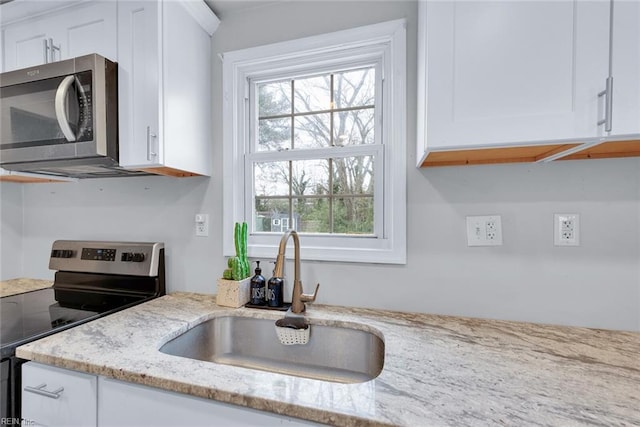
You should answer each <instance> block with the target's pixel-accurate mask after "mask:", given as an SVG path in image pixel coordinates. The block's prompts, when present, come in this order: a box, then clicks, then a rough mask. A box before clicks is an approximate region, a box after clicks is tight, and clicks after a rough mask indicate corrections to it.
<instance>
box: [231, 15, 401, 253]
mask: <svg viewBox="0 0 640 427" xmlns="http://www.w3.org/2000/svg"><path fill="white" fill-rule="evenodd" d="M345 57H348V58H350V61H351V62H352V63H353V62H357V61H362V62H363V63H365V62H368V63H373V62H376V61H381V70H382V83H383V84H382V102H381V104H380V105H381V107H382V108H381V114H382V116H383V123H382V130H381V133H382V135H381V136H382V142H383V143H382V145H381V146H380V147H379V153H378V154H376V163H377V165H379V164H382V165H381V166H382V167H383V168H384V182H383V183H382V186H383V200H376V199H375V198H374V203H381V204H382V211H383V216H382V222H383V223H382V227H381V228H378V229H379V230H380V229H381V230H382V234H381V235H380V234H378V235H376V236H374V237H368V236H367V237H365V236H357V235H354V236H345V235H331V234H327V235H312V234H309V235H308V234H301V237H300V240H301V245H302V248H301V251H300V256H301V257H302V259H306V260H318V261H342V262H370V263H384V264H406V198H407V196H406V173H407V172H406V153H407V151H406V21H405V20H404V19H401V20H394V21H388V22H383V23H380V24H373V25H367V26H364V27H358V28H354V29H349V30H344V31H338V32H334V33H329V34H323V35H319V36H312V37H306V38H303V39H297V40H292V41H286V42H281V43H275V44H271V45H267V46H260V47H255V48H248V49H242V50H237V51H233V52H227V53H225V54H224V55H223V96H224V99H223V144H224V146H223V160H224V165H223V172H224V183H223V187H224V189H223V206H224V208H223V231H224V232H223V236H222V240H223V253H224V255H225V256H232V255H234V254H235V247H234V242H233V224H234V223H235V222H242V221H246V222H247V223H248V224H251V222H252V218H251V217H250V212H251V211H252V210H251V205H250V204H251V203H253V202H252V194H248V193H249V192H252V186H253V176H252V171H248V170H246V169H247V168H246V162H245V156H246V154H247V153H250V144H251V138H250V134H251V132H252V129H250V122H249V120H250V113H251V106H250V105H249V91H250V87H251V80H252V79H256V78H264V77H265V76H268V75H272V74H282V73H285V72H292V73H294V72H297V71H299V70H309V69H310V67H315V68H314V69H315V70H318V71H323V70H327V69H330V68H331V67H332V65H335V64H341V63H344V61H345ZM378 117H379V113H376V119H377V118H378ZM344 148H345V149H348V150H349V151H350V150H354V153H355V152H357V150H358V147H344ZM302 151H305V152H306V151H307V150H300V152H302ZM379 154H381V155H379ZM252 155H253V156H255V155H256V153H253V154H252ZM296 155H297V154H296ZM344 155H348V153H347V150H345V152H344ZM300 156H302V157H306V154H304V153H302V154H300ZM340 156H342V154H341V155H338V157H340ZM377 165H376V167H378V166H377ZM375 179H378V172H377V169H376V177H375ZM247 180H248V181H247ZM378 199H380V198H378ZM247 204H249V206H247ZM247 212H249V214H248V213H247ZM247 215H249V216H247ZM280 238H281V235H280V234H271V235H270V234H265V233H255V234H253V233H250V235H249V237H248V255H249V257H252V258H266V259H271V258H274V259H275V257H276V255H277V252H278V245H279V243H280ZM289 246H291V245H289Z"/></svg>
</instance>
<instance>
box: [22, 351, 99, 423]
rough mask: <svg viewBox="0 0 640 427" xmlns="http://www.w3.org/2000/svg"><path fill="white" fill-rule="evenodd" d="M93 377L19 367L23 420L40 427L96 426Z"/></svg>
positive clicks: (32, 366)
mask: <svg viewBox="0 0 640 427" xmlns="http://www.w3.org/2000/svg"><path fill="white" fill-rule="evenodd" d="M97 393H98V380H97V377H96V376H95V375H89V374H83V373H80V372H75V371H69V370H67V369H60V368H54V367H51V366H46V365H40V364H38V363H34V362H29V363H25V364H24V365H23V366H22V418H24V419H25V420H29V422H33V423H35V424H36V425H43V426H82V427H90V426H95V425H96V422H97V415H96V414H97Z"/></svg>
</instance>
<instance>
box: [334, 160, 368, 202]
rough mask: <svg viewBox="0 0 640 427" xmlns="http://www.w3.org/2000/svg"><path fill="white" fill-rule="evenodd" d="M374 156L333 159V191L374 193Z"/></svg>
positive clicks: (345, 193)
mask: <svg viewBox="0 0 640 427" xmlns="http://www.w3.org/2000/svg"><path fill="white" fill-rule="evenodd" d="M373 159H374V157H373V156H358V157H345V158H339V159H334V160H333V193H334V194H340V195H350V194H370V195H373V176H374V175H373V172H374V171H373Z"/></svg>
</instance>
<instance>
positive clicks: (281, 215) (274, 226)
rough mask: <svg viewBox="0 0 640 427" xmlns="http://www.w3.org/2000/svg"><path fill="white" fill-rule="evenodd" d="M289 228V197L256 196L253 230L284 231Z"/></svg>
mask: <svg viewBox="0 0 640 427" xmlns="http://www.w3.org/2000/svg"><path fill="white" fill-rule="evenodd" d="M288 229H289V199H288V198H282V199H261V198H259V197H256V198H255V210H254V214H253V230H254V231H260V232H272V233H282V232H284V231H287V230H288Z"/></svg>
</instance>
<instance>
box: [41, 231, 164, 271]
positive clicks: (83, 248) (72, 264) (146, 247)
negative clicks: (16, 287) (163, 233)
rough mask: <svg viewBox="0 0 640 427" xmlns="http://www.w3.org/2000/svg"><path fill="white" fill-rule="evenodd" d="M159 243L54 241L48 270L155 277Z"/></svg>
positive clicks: (161, 244) (162, 245)
mask: <svg viewBox="0 0 640 427" xmlns="http://www.w3.org/2000/svg"><path fill="white" fill-rule="evenodd" d="M161 249H164V244H163V243H160V242H91V241H78V240H56V241H55V242H53V247H52V249H51V257H50V258H49V269H51V270H57V271H76V272H85V273H105V274H127V275H136V276H157V275H158V263H159V257H160V250H161Z"/></svg>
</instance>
